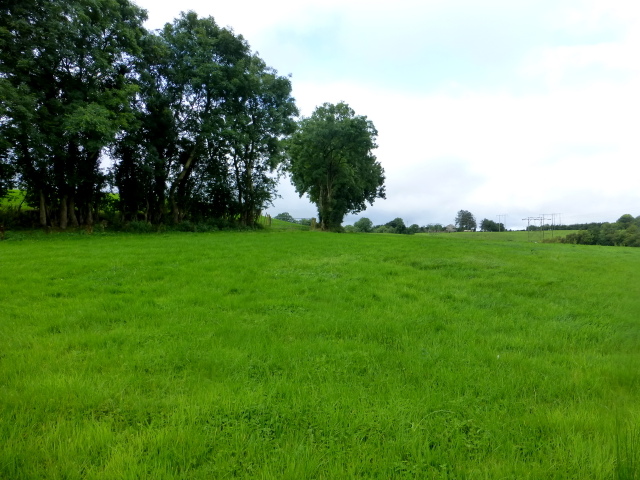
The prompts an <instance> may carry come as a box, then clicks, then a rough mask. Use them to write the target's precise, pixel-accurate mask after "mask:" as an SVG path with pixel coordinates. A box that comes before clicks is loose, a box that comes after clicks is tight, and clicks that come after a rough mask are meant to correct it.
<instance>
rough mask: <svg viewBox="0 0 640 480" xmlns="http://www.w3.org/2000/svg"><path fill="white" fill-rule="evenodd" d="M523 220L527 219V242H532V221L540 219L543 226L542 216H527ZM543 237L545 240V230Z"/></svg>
mask: <svg viewBox="0 0 640 480" xmlns="http://www.w3.org/2000/svg"><path fill="white" fill-rule="evenodd" d="M522 220H526V221H527V242H530V241H531V240H529V237H530V235H531V230H530V229H529V227H530V226H531V222H532V221H533V222H535V221H536V220H540V226H541V227H542V217H527V218H523V219H522ZM542 239H543V240H544V230H543V231H542Z"/></svg>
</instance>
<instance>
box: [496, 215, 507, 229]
mask: <svg viewBox="0 0 640 480" xmlns="http://www.w3.org/2000/svg"><path fill="white" fill-rule="evenodd" d="M497 217H498V231H499V232H500V231H501V230H500V229H501V226H500V217H504V223H503V224H502V225H504V228H505V230H506V229H507V226H506V223H507V214H506V213H501V214H500V215H497Z"/></svg>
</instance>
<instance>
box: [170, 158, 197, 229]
mask: <svg viewBox="0 0 640 480" xmlns="http://www.w3.org/2000/svg"><path fill="white" fill-rule="evenodd" d="M196 148H197V146H196V147H194V148H193V150H192V151H191V154H190V155H189V158H188V159H187V161H186V162H185V163H184V167H182V171H181V172H180V174H179V175H178V177H177V178H176V179H175V180H174V181H173V183H172V184H171V188H170V189H169V202H170V203H171V211H172V214H173V223H180V220H181V215H180V209H179V208H178V201H177V200H176V191H177V190H178V187H179V186H180V184H181V183H182V182H183V181H184V179H185V178H186V176H187V174H188V173H189V171H190V170H191V166H192V165H193V161H194V160H195V156H196Z"/></svg>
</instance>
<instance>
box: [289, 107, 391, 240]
mask: <svg viewBox="0 0 640 480" xmlns="http://www.w3.org/2000/svg"><path fill="white" fill-rule="evenodd" d="M377 134H378V132H377V131H376V129H375V127H374V126H373V123H372V122H371V121H370V120H367V118H366V117H364V116H359V115H356V114H355V112H354V111H353V110H352V109H351V108H350V107H349V106H348V105H347V104H345V103H338V104H337V105H332V104H329V103H325V104H324V105H322V106H320V107H318V108H317V109H316V110H315V111H314V112H313V114H312V115H311V117H309V118H304V119H302V120H301V121H300V122H299V125H298V131H297V132H296V133H295V134H294V135H293V136H292V138H291V141H290V142H289V148H288V153H289V156H290V160H289V167H288V168H289V172H290V173H291V181H292V182H293V185H294V186H295V188H296V191H297V192H298V193H299V194H300V196H302V195H305V194H306V195H308V197H309V199H310V200H311V201H312V202H313V203H315V204H316V205H317V207H318V216H319V221H320V226H321V228H322V229H323V230H335V229H338V228H339V227H340V225H341V223H342V220H343V218H344V216H345V215H346V214H347V213H359V212H361V211H363V210H364V209H365V208H366V204H365V203H366V202H368V203H369V204H373V202H374V200H375V199H376V198H385V194H384V170H383V169H382V166H381V165H380V163H379V162H377V161H376V157H375V156H374V155H373V154H372V151H373V149H375V148H376V147H377V145H376V144H375V139H376V136H377Z"/></svg>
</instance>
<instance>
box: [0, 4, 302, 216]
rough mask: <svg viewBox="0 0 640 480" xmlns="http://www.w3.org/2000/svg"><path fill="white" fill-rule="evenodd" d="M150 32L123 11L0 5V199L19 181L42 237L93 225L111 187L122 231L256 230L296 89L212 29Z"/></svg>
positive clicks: (183, 25)
mask: <svg viewBox="0 0 640 480" xmlns="http://www.w3.org/2000/svg"><path fill="white" fill-rule="evenodd" d="M144 19H145V12H144V11H143V10H141V9H139V8H138V7H136V6H135V5H134V4H133V3H131V2H129V1H128V0H56V1H52V0H45V1H41V0H21V1H20V2H18V1H15V0H12V1H9V2H5V3H3V5H2V7H1V8H0V50H1V51H2V57H1V58H0V96H1V97H2V99H3V101H2V105H1V106H0V139H1V140H0V194H2V193H3V191H4V190H6V189H7V188H8V187H9V186H11V184H12V183H13V182H14V181H17V183H18V186H19V187H20V188H22V189H24V190H26V191H27V198H28V199H29V200H30V203H32V204H35V205H39V206H40V222H41V224H42V225H43V226H44V225H57V226H60V227H61V228H65V227H66V226H67V223H68V222H71V224H72V225H79V224H83V223H85V224H91V223H92V222H93V218H94V216H95V212H96V211H97V210H98V205H99V203H100V202H101V201H102V200H104V199H105V198H106V187H107V182H108V181H110V182H111V184H112V185H113V186H114V187H115V188H117V192H118V194H119V195H118V197H117V199H118V200H117V201H118V203H119V211H120V212H121V215H122V217H123V219H124V220H125V221H127V220H139V219H144V220H145V221H150V222H154V223H160V222H163V221H172V222H175V223H178V222H181V221H182V220H185V219H191V220H202V219H207V218H223V219H227V220H229V221H233V222H239V223H241V224H245V225H252V224H254V223H255V222H256V220H257V217H258V215H259V213H260V211H261V210H262V209H263V208H265V207H266V206H267V205H268V204H269V203H270V201H271V198H273V196H274V194H275V186H276V181H277V175H278V168H279V166H280V165H281V164H282V162H283V159H284V155H283V140H284V139H285V138H286V137H287V136H288V135H290V134H291V133H292V132H293V131H294V129H295V121H294V117H295V116H296V115H297V109H296V106H295V103H294V100H293V98H292V97H291V84H290V81H289V79H288V78H287V77H282V76H279V75H278V74H277V72H276V71H275V70H273V69H271V68H269V67H268V66H267V65H266V64H265V62H264V61H263V60H262V59H260V58H259V57H258V56H257V55H255V54H253V53H252V52H251V50H250V48H249V46H248V44H247V43H246V41H245V40H244V39H243V38H242V36H239V35H236V34H234V33H233V32H232V31H231V30H229V29H225V28H221V27H219V26H218V25H217V24H216V23H215V21H214V20H213V19H212V18H198V16H197V15H196V14H195V13H193V12H189V13H185V14H182V15H181V16H180V17H179V18H178V19H176V20H174V21H173V22H172V23H167V24H166V25H165V27H164V28H163V29H162V30H161V31H160V32H147V31H145V30H144V29H143V28H142V22H143V21H144ZM108 149H110V152H109V153H110V155H109V156H110V157H111V158H112V159H114V164H113V167H112V169H111V172H110V177H109V176H107V175H106V174H105V171H104V169H103V168H102V162H103V161H104V159H106V158H107V157H106V155H105V154H106V153H107V151H108Z"/></svg>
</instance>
